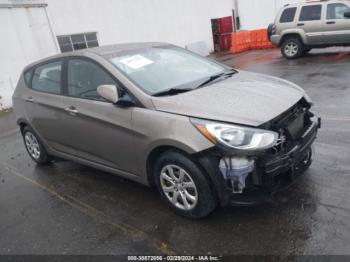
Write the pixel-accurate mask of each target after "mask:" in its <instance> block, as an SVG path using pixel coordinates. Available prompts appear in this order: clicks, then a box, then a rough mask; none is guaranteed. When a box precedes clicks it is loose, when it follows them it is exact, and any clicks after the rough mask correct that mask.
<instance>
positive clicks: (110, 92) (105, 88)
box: [97, 85, 119, 104]
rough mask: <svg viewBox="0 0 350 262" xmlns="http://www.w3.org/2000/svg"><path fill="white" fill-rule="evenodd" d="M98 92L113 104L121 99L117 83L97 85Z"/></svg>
mask: <svg viewBox="0 0 350 262" xmlns="http://www.w3.org/2000/svg"><path fill="white" fill-rule="evenodd" d="M97 93H98V94H99V95H100V96H102V97H103V98H104V99H106V100H107V101H109V102H112V103H113V104H115V103H117V102H118V100H119V95H118V90H117V87H116V86H115V85H101V86H99V87H97Z"/></svg>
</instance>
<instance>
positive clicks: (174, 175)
mask: <svg viewBox="0 0 350 262" xmlns="http://www.w3.org/2000/svg"><path fill="white" fill-rule="evenodd" d="M160 185H161V188H162V190H163V192H164V194H165V196H166V197H167V198H168V200H169V201H170V202H171V203H172V204H173V205H174V206H175V207H177V208H179V209H182V210H185V211H189V210H192V209H193V208H195V206H196V205H197V203H198V191H197V187H196V185H195V183H194V181H193V179H192V178H191V176H190V175H189V174H188V173H187V172H186V171H185V170H184V169H183V168H181V167H179V166H176V165H167V166H165V167H164V168H163V169H162V171H161V174H160Z"/></svg>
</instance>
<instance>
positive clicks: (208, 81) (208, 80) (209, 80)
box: [196, 73, 225, 89]
mask: <svg viewBox="0 0 350 262" xmlns="http://www.w3.org/2000/svg"><path fill="white" fill-rule="evenodd" d="M223 75H225V73H220V74H217V75H212V76H210V77H209V78H208V79H207V80H205V81H204V82H203V83H201V84H200V85H199V86H197V87H196V89H197V88H201V87H203V86H205V85H207V84H210V83H211V82H213V81H215V80H216V79H218V78H220V77H222V76H223Z"/></svg>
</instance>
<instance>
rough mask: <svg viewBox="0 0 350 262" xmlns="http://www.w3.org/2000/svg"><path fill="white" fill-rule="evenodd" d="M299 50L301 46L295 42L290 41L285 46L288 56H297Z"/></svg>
mask: <svg viewBox="0 0 350 262" xmlns="http://www.w3.org/2000/svg"><path fill="white" fill-rule="evenodd" d="M298 51H299V46H298V45H297V44H296V43H294V42H289V43H288V44H287V45H286V46H285V47H284V52H285V54H286V55H287V56H289V57H293V56H295V55H296V54H297V53H298Z"/></svg>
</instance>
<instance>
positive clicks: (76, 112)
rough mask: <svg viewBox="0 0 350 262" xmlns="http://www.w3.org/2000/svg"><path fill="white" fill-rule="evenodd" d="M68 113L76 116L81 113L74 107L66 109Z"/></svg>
mask: <svg viewBox="0 0 350 262" xmlns="http://www.w3.org/2000/svg"><path fill="white" fill-rule="evenodd" d="M64 110H65V111H66V112H68V113H69V114H71V115H76V114H78V113H79V111H78V110H77V109H76V108H75V107H74V106H70V107H67V108H66V109H64Z"/></svg>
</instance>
